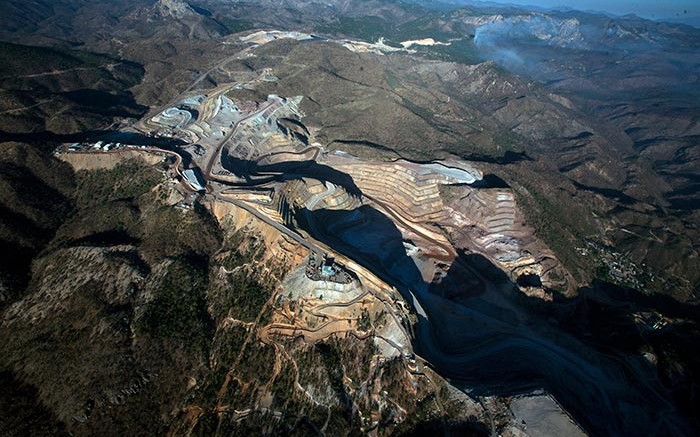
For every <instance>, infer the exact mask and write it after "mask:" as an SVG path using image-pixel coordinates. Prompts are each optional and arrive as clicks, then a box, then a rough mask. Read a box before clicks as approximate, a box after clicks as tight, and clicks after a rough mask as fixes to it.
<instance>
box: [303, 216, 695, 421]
mask: <svg viewBox="0 0 700 437" xmlns="http://www.w3.org/2000/svg"><path fill="white" fill-rule="evenodd" d="M297 219H298V222H299V224H300V225H301V226H302V227H303V228H305V229H306V230H307V231H308V232H310V233H312V234H313V236H314V237H315V238H316V239H318V240H320V241H322V242H324V243H326V244H328V245H329V246H332V247H334V248H335V249H336V250H338V251H339V252H341V253H343V254H345V255H347V256H349V257H352V258H353V259H355V260H357V261H358V262H359V263H360V264H362V265H364V266H366V267H367V268H370V269H372V271H373V272H375V273H376V274H377V275H378V276H379V277H380V278H382V279H383V280H385V281H387V282H389V283H391V284H394V285H395V286H397V288H398V289H399V290H400V291H401V292H402V293H403V294H404V296H405V298H406V299H407V300H408V301H409V302H412V304H413V306H414V308H415V310H416V312H417V313H418V315H419V317H418V319H419V322H418V326H417V331H416V350H417V351H418V352H419V353H420V354H422V355H423V356H424V357H425V358H426V359H427V360H428V361H429V362H430V363H431V365H433V366H434V367H435V368H436V369H437V370H438V371H439V372H440V373H441V374H444V375H446V376H448V377H450V378H453V381H454V382H455V383H457V384H462V385H463V386H464V387H465V388H468V389H469V390H470V391H472V392H474V393H476V394H485V395H486V394H492V395H500V396H507V395H513V394H518V393H522V392H525V391H528V390H532V389H534V388H545V389H547V390H548V391H550V392H551V393H553V394H554V396H555V397H556V399H557V400H558V401H559V402H560V403H561V404H562V405H563V406H564V407H565V408H566V409H567V411H569V412H570V413H571V414H572V415H573V416H574V418H575V419H576V420H577V421H579V422H581V425H582V426H583V427H584V428H585V429H587V430H588V431H590V432H592V433H593V434H594V435H642V434H647V432H648V430H655V431H656V432H658V434H661V435H665V434H669V435H674V434H675V435H681V434H684V433H686V431H687V430H686V428H685V426H686V425H685V423H684V422H683V421H682V420H681V419H680V418H679V416H678V413H677V411H676V410H675V409H674V407H672V406H670V405H669V404H668V403H667V401H666V399H665V395H666V393H665V392H664V389H663V388H662V386H661V384H660V382H659V380H658V378H657V377H656V376H655V373H654V371H653V368H651V367H649V366H648V365H647V364H646V363H644V362H643V361H642V360H641V358H639V357H626V356H624V355H622V354H619V355H606V354H603V353H601V352H599V351H597V350H595V349H593V348H592V347H591V346H589V345H587V344H586V343H584V342H582V341H581V340H579V339H577V338H574V337H572V336H570V335H568V334H566V333H564V332H563V331H561V330H560V329H558V328H557V327H555V326H553V325H550V324H549V323H548V322H542V321H540V320H541V318H539V317H537V316H535V315H533V314H530V313H529V312H528V311H527V310H524V309H523V308H522V307H521V306H519V305H518V304H517V300H518V298H517V294H514V293H512V292H507V291H506V289H507V288H508V287H510V289H512V288H513V287H515V285H514V284H512V283H510V284H509V285H506V286H504V285H500V286H498V287H497V286H496V285H494V283H493V282H492V281H491V280H488V279H485V278H481V273H480V271H482V270H479V271H477V270H476V269H474V268H473V267H472V266H474V265H475V263H474V260H471V259H469V258H468V257H467V256H464V255H463V256H460V258H459V259H458V260H457V261H456V262H455V263H454V264H453V265H452V267H451V268H450V269H449V270H448V271H447V272H446V275H445V277H444V278H443V279H442V282H443V283H445V284H449V282H450V280H451V277H452V276H455V277H458V278H459V277H460V276H461V277H469V276H471V277H472V280H473V281H479V282H480V283H481V287H482V290H481V292H480V293H477V294H476V295H472V296H466V297H465V296H461V298H460V299H459V300H458V301H456V300H451V299H446V298H445V297H444V296H446V295H447V294H446V293H443V291H442V290H441V285H440V283H435V282H432V281H431V279H426V278H425V277H424V275H423V273H422V272H421V269H420V268H419V267H418V265H417V262H416V261H414V259H413V258H411V257H410V256H409V255H408V254H407V249H406V245H405V244H404V236H403V234H402V232H401V231H400V230H399V229H398V228H397V227H396V225H395V224H394V222H393V221H392V220H391V219H390V218H388V217H387V216H386V215H384V214H383V213H381V212H379V211H377V210H376V209H374V208H371V207H369V206H361V207H359V208H357V209H354V210H351V211H346V210H315V211H297ZM309 222H313V224H310V223H309ZM472 256H474V255H472ZM482 263H485V264H486V265H488V264H490V263H489V262H488V261H486V260H485V259H483V258H482ZM482 265H483V264H482ZM492 268H493V266H492ZM460 281H461V279H460ZM587 418H589V419H587Z"/></svg>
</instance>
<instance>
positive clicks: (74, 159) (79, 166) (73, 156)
mask: <svg viewBox="0 0 700 437" xmlns="http://www.w3.org/2000/svg"><path fill="white" fill-rule="evenodd" d="M59 158H60V159H61V160H63V161H65V162H67V163H68V164H70V165H71V166H72V167H73V169H74V170H75V171H78V170H97V169H110V168H114V167H115V166H116V165H117V164H119V163H120V162H123V161H127V160H129V159H141V160H143V161H145V162H146V163H147V164H149V165H155V164H158V163H159V162H161V161H162V160H163V157H162V156H161V155H160V154H156V153H152V152H148V151H145V150H117V151H114V152H108V153H94V152H84V153H80V152H74V153H62V154H61V155H60V157H59Z"/></svg>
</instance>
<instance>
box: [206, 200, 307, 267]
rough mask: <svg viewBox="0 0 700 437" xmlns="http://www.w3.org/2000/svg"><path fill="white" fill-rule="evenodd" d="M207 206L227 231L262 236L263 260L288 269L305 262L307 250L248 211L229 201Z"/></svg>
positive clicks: (212, 203)
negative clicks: (263, 245)
mask: <svg viewBox="0 0 700 437" xmlns="http://www.w3.org/2000/svg"><path fill="white" fill-rule="evenodd" d="M208 207H209V209H210V210H211V212H212V214H213V215H214V217H215V218H216V220H217V221H218V222H219V225H220V226H221V227H222V228H224V229H225V230H227V231H244V232H247V233H254V234H257V235H259V236H260V237H262V239H263V242H264V244H265V247H266V249H267V250H266V251H265V261H267V262H272V263H275V264H279V265H284V266H286V268H288V269H292V268H295V267H297V266H299V265H301V264H302V263H303V262H305V260H306V258H307V257H308V255H309V250H308V249H306V248H305V247H303V246H301V245H300V244H298V243H296V242H295V241H293V240H291V239H288V238H287V237H286V236H285V235H284V234H283V233H281V232H280V231H278V230H277V229H275V228H274V227H272V226H270V225H268V224H267V223H265V222H263V221H262V220H259V219H258V218H257V217H255V216H254V215H253V214H251V213H250V212H248V211H246V210H244V209H243V208H239V207H237V206H236V205H234V204H232V203H229V202H222V201H215V200H214V201H209V202H208Z"/></svg>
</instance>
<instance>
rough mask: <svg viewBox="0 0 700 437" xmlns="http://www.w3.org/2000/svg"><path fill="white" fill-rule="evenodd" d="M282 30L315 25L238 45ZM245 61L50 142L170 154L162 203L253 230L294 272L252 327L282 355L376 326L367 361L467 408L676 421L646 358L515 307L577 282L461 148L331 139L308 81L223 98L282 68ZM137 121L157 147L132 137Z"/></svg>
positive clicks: (98, 150)
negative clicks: (209, 81) (210, 83)
mask: <svg viewBox="0 0 700 437" xmlns="http://www.w3.org/2000/svg"><path fill="white" fill-rule="evenodd" d="M279 38H293V39H297V40H306V39H309V38H312V37H311V36H309V35H306V34H298V33H290V34H288V35H287V34H283V33H282V32H267V33H266V32H257V33H254V34H251V35H249V36H247V37H245V42H248V43H250V44H252V45H251V47H254V46H255V45H262V44H266V43H267V42H269V41H274V40H277V39H279ZM343 44H345V46H349V47H350V48H349V49H351V50H357V47H356V45H352V44H350V43H348V42H343ZM247 50H248V49H246V50H244V52H242V53H241V54H239V55H237V56H238V57H239V58H241V59H243V58H245V57H246V56H250V54H249V53H248V52H247ZM376 50H379V49H376ZM245 74H246V75H247V77H246V78H245V79H244V80H238V81H235V82H232V83H223V84H220V85H218V86H217V87H215V88H212V89H202V88H196V89H194V88H192V89H188V90H187V91H185V93H183V94H182V95H180V96H178V97H177V99H175V100H174V101H173V102H171V103H170V104H168V105H166V106H165V107H162V108H158V109H157V110H155V111H152V112H151V113H150V114H149V115H147V116H146V117H145V118H143V119H142V120H141V121H140V122H139V123H137V124H136V125H135V126H134V127H133V128H128V129H125V130H123V131H122V132H120V133H119V137H118V140H117V139H114V141H113V142H110V143H107V142H106V143H105V144H104V145H103V144H100V145H98V147H95V145H93V144H73V145H66V146H65V147H64V148H63V149H61V150H60V151H59V153H60V156H61V157H62V158H63V159H64V160H66V161H68V162H69V163H71V164H72V165H73V166H75V167H76V168H85V166H88V165H89V166H93V167H95V166H97V167H99V166H101V165H102V166H105V167H107V166H109V165H112V164H110V163H111V162H112V161H114V159H115V157H117V158H116V159H121V158H119V156H120V154H121V155H123V157H124V158H126V157H132V156H133V155H135V154H142V155H144V156H147V157H148V160H149V161H148V162H150V163H151V164H154V165H156V164H157V163H165V164H166V165H167V166H168V167H169V169H168V170H167V174H168V175H169V176H170V177H171V182H170V183H169V187H170V189H171V197H170V198H169V199H171V200H169V201H170V202H171V203H172V204H174V205H176V206H179V207H182V208H189V207H192V204H193V202H199V203H201V204H203V205H206V206H207V207H208V208H209V209H210V210H211V211H212V213H213V215H214V216H215V217H216V218H217V219H218V220H219V222H221V223H227V222H230V223H235V227H236V228H241V229H242V228H247V229H255V230H256V232H257V234H258V235H259V237H260V241H262V242H263V244H264V246H265V247H267V248H268V251H267V252H266V253H267V255H266V256H268V257H269V258H270V259H274V260H275V263H277V264H280V265H284V266H285V271H286V275H285V276H284V277H280V278H277V279H278V280H279V283H278V289H279V299H280V300H279V302H280V303H279V305H278V306H277V307H276V310H275V311H274V313H273V315H272V316H271V318H270V320H269V322H268V323H267V324H266V326H264V327H263V328H262V329H261V330H260V331H259V338H260V340H261V341H262V342H264V343H265V344H271V345H274V346H275V351H276V354H277V359H278V360H279V356H281V355H282V354H285V352H284V348H283V347H282V346H281V345H280V344H278V343H279V340H280V339H282V338H301V339H302V340H303V341H304V342H306V343H315V342H319V341H321V340H324V339H328V338H332V337H334V336H340V337H344V338H345V337H348V336H353V337H355V338H358V339H371V341H372V342H373V344H374V346H375V347H376V350H377V356H376V357H375V359H376V360H388V359H392V358H398V359H402V360H405V361H406V363H407V365H408V366H409V368H410V369H411V371H412V373H411V375H412V376H411V378H413V379H414V383H415V384H416V386H418V385H419V382H417V381H421V380H423V379H426V380H427V381H429V380H430V378H431V377H430V375H434V374H433V373H432V372H436V373H437V374H439V375H440V376H442V377H445V378H447V379H448V380H449V383H450V387H451V389H453V390H455V393H456V394H454V396H455V397H457V398H460V399H467V401H464V402H465V405H467V404H468V405H469V407H468V408H472V409H474V411H478V412H481V413H483V412H484V411H488V410H489V408H490V407H489V406H488V405H484V404H479V403H477V402H474V401H472V400H471V399H472V398H471V397H470V396H473V397H474V398H476V397H480V398H482V399H489V396H493V395H498V396H513V398H512V399H513V401H512V403H511V406H510V411H511V414H512V415H513V417H514V418H515V419H514V423H516V422H517V423H520V422H522V423H525V422H531V423H539V424H540V425H541V426H542V427H543V428H542V429H549V430H552V429H554V430H556V433H558V434H559V435H584V433H583V431H582V429H584V428H585V429H591V428H592V427H595V426H599V424H601V423H603V424H606V426H609V427H611V428H610V429H612V430H613V431H611V432H612V434H615V433H616V431H615V430H617V431H621V430H622V429H629V428H624V427H627V426H630V423H631V422H627V419H628V418H632V417H634V418H635V421H636V422H635V423H636V424H635V425H634V426H635V427H637V428H636V429H638V430H639V432H640V435H641V434H644V430H648V429H651V428H654V427H659V426H664V427H666V428H667V429H674V427H675V426H677V424H676V423H675V422H674V420H675V418H674V417H675V416H674V415H673V414H671V413H669V412H668V406H667V405H666V404H665V402H664V398H663V396H661V395H660V394H659V392H658V390H659V388H658V387H657V386H655V385H654V383H653V382H649V383H647V382H646V381H647V380H648V378H647V377H648V373H649V369H646V368H641V367H639V366H637V365H636V364H634V363H632V362H628V361H626V360H625V359H624V358H620V357H618V356H614V355H610V356H608V355H605V354H603V353H602V352H600V351H599V350H596V349H593V348H592V347H590V346H589V345H587V344H585V343H583V342H581V341H580V340H579V339H577V338H574V337H573V336H571V335H569V334H567V333H566V332H564V331H563V330H560V329H558V328H557V327H556V326H555V325H552V324H549V323H547V322H546V321H543V320H541V319H540V318H536V317H533V316H532V315H531V313H529V312H528V311H525V310H523V309H522V307H521V305H520V302H522V301H529V302H533V301H542V302H546V301H551V300H553V299H555V297H556V295H559V296H572V295H573V294H574V293H575V292H576V290H577V287H578V285H579V284H577V282H576V280H575V279H574V278H573V277H572V275H571V274H570V272H568V271H567V269H566V268H565V267H564V266H563V265H562V263H561V262H560V261H559V260H558V259H557V257H556V256H555V254H554V253H553V252H552V251H551V250H550V249H549V248H548V247H547V246H546V245H545V244H544V243H543V242H542V241H541V240H539V239H538V238H537V237H536V236H535V233H534V230H533V228H532V227H530V226H529V225H528V224H527V223H526V222H525V218H524V215H523V213H522V211H521V210H520V209H519V207H518V204H517V203H516V198H515V195H514V193H513V191H512V190H511V189H510V188H508V187H507V186H504V185H503V184H498V183H491V182H489V181H492V180H493V178H489V177H485V175H484V170H483V169H481V168H480V166H479V164H477V163H473V162H466V161H463V160H460V159H458V158H449V159H445V160H439V161H431V162H412V161H410V160H406V159H393V160H383V161H372V160H370V159H367V158H361V157H359V156H354V155H353V154H351V153H349V152H346V151H343V150H342V149H341V150H338V149H335V150H327V149H326V148H324V146H323V145H322V144H321V143H320V142H318V140H317V138H316V137H315V135H314V131H315V130H314V128H313V126H307V125H305V121H304V120H305V117H306V116H307V115H308V114H305V113H304V112H303V111H302V110H301V109H300V107H301V105H300V104H301V102H302V101H303V99H304V98H305V97H304V96H303V95H296V96H295V95H291V96H278V95H269V96H267V99H266V100H265V101H262V102H261V101H252V100H250V101H248V100H242V99H240V98H234V97H232V96H231V95H230V94H229V92H230V91H232V90H255V89H256V87H257V86H258V85H259V84H262V83H265V82H270V81H275V80H276V78H275V77H274V76H273V75H272V72H271V71H270V70H269V69H263V70H262V71H257V72H254V71H251V72H247V73H245ZM239 76H241V75H240V74H239ZM143 135H145V136H147V137H148V138H153V139H154V140H155V139H158V140H160V142H159V145H158V147H157V148H156V147H145V148H144V147H142V146H135V145H131V144H132V143H134V141H131V140H130V138H131V137H136V136H143ZM106 145H109V147H105V146H106ZM86 157H89V159H87V158H86ZM100 162H102V163H103V164H100ZM88 163H89V164H88ZM230 273H231V272H230V271H228V270H226V269H224V268H223V267H222V270H221V272H220V274H221V275H223V276H226V275H227V274H230ZM368 320H372V321H374V328H373V329H369V325H368ZM229 323H230V324H231V325H232V326H233V325H240V324H241V323H243V322H241V321H239V320H234V319H231V320H230V321H229ZM276 371H277V372H279V369H278V368H277V369H276ZM226 383H228V379H227V380H226ZM297 385H298V382H297ZM302 390H307V394H308V397H309V398H310V399H320V398H321V399H322V398H323V397H324V396H325V394H324V393H319V392H318V391H313V390H311V389H308V388H302ZM308 390H311V391H308ZM314 390H315V389H314ZM465 393H466V394H467V395H469V396H465ZM377 396H380V395H379V394H377ZM460 396H461V397H460ZM641 400H644V401H643V402H642V401H641ZM465 408H467V407H465ZM584 413H585V414H584ZM667 413H668V414H667ZM237 414H238V413H237ZM241 414H242V413H241ZM375 416H376V414H375ZM585 417H596V421H595V423H592V422H586V423H582V421H585ZM623 424H626V425H623ZM513 426H516V425H513ZM518 426H519V425H518ZM533 426H534V425H533ZM513 429H515V428H513ZM533 429H537V428H533ZM533 429H531V432H532V431H533ZM608 431H609V430H608ZM513 432H514V433H515V431H513ZM513 435H518V434H517V433H515V434H513Z"/></svg>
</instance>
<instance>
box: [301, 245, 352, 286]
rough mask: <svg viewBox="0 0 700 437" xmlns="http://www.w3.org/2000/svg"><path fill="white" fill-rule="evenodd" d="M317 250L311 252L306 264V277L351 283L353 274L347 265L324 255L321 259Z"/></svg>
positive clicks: (315, 279) (314, 279)
mask: <svg viewBox="0 0 700 437" xmlns="http://www.w3.org/2000/svg"><path fill="white" fill-rule="evenodd" d="M319 258H321V257H319V255H318V254H317V253H316V252H311V255H309V262H308V264H307V265H306V277H308V278H309V279H311V280H312V281H330V282H336V283H338V284H349V283H351V282H352V279H353V278H352V276H351V274H350V272H348V271H347V270H346V269H345V267H343V266H342V265H340V264H338V263H336V262H335V260H334V259H333V258H330V257H328V256H327V255H323V257H322V258H321V259H319Z"/></svg>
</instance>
